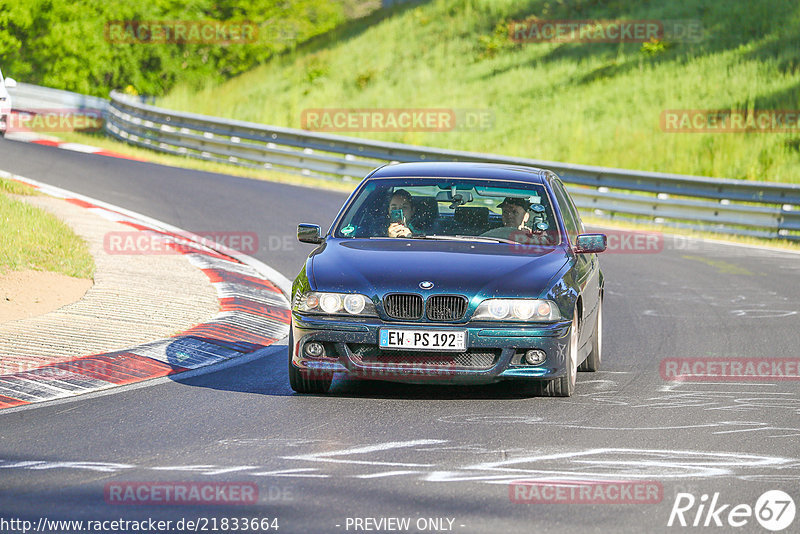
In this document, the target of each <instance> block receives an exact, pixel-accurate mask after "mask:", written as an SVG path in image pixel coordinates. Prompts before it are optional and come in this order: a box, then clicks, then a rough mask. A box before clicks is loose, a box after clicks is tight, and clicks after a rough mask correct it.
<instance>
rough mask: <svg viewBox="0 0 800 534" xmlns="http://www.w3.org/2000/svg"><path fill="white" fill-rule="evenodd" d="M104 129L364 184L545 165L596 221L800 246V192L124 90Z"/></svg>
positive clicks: (153, 144) (206, 155)
mask: <svg viewBox="0 0 800 534" xmlns="http://www.w3.org/2000/svg"><path fill="white" fill-rule="evenodd" d="M73 94H74V93H73ZM15 107H16V106H15ZM106 132H107V133H108V134H109V135H111V136H113V137H115V138H117V139H119V140H122V141H125V142H128V143H131V144H134V145H138V146H142V147H147V148H151V149H153V150H158V151H161V152H166V153H171V154H176V155H182V156H187V157H193V158H198V159H202V160H206V161H216V162H222V163H233V164H236V165H242V166H247V167H254V168H260V169H264V168H266V169H274V170H279V171H282V172H288V173H298V174H302V175H305V176H313V177H318V178H324V179H337V180H350V181H357V180H360V179H361V178H362V177H363V176H364V175H366V174H367V173H368V172H369V171H371V170H372V169H374V168H375V167H378V166H380V165H383V164H384V163H387V162H405V161H475V162H489V163H506V164H512V165H528V166H534V167H541V168H545V169H550V170H552V171H555V172H556V173H558V174H559V175H560V176H561V177H562V178H563V179H564V181H565V182H566V183H567V184H569V186H570V187H569V189H570V193H571V194H572V196H573V198H574V200H575V203H576V204H577V205H578V207H579V208H581V209H582V210H583V211H584V212H587V211H588V212H590V213H592V214H594V215H597V216H601V217H608V218H618V217H619V218H626V219H631V218H633V219H639V220H642V219H647V220H649V221H655V222H657V223H662V224H664V225H667V226H674V227H681V228H692V229H698V230H711V231H715V232H721V233H730V234H738V235H752V236H758V237H766V238H784V239H791V240H800V185H793V184H779V183H773V182H755V181H744V180H730V179H719V178H708V177H698V176H686V175H679V174H665V173H657V172H645V171H632V170H625V169H614V168H607V167H594V166H588V165H572V164H569V163H561V162H555V161H542V160H535V159H528V158H517V157H511V156H503V155H497V154H481V153H476V152H464V151H458V150H445V149H438V148H428V147H420V146H414V145H404V144H399V143H387V142H382V141H371V140H367V139H360V138H354V137H345V136H339V135H330V134H323V133H317V132H310V131H306V130H298V129H292V128H282V127H275V126H267V125H263V124H257V123H251V122H243V121H236V120H231V119H221V118H217V117H209V116H205V115H198V114H194V113H185V112H178V111H172V110H167V109H163V108H158V107H155V106H152V105H147V104H143V103H141V102H137V101H136V100H135V99H132V98H131V97H128V96H126V95H122V94H120V93H112V94H111V100H110V102H109V103H108V106H107V108H106Z"/></svg>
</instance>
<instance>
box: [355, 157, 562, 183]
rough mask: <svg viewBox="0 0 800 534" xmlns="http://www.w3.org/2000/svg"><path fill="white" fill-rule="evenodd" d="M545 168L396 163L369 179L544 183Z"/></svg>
mask: <svg viewBox="0 0 800 534" xmlns="http://www.w3.org/2000/svg"><path fill="white" fill-rule="evenodd" d="M550 172H551V171H547V170H545V169H539V168H537V167H525V166H523V165H506V164H502V163H482V162H463V161H421V162H414V163H394V164H390V165H385V166H383V167H381V168H379V169H377V170H376V171H375V172H373V173H372V174H371V175H370V176H369V178H400V177H410V176H418V177H437V178H438V177H442V178H481V179H484V180H513V181H516V182H529V183H534V184H544V183H545V181H546V177H547V175H548V173H550Z"/></svg>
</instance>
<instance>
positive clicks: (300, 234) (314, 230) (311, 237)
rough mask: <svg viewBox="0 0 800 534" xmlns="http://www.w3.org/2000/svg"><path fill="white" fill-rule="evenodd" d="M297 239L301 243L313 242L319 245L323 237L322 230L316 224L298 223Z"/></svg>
mask: <svg viewBox="0 0 800 534" xmlns="http://www.w3.org/2000/svg"><path fill="white" fill-rule="evenodd" d="M297 240H298V241H300V242H301V243H311V244H312V245H319V244H320V243H322V242H323V241H324V239H322V230H321V229H320V227H319V226H318V225H316V224H306V223H300V224H298V225H297Z"/></svg>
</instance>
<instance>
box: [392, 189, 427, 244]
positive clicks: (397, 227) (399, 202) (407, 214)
mask: <svg viewBox="0 0 800 534" xmlns="http://www.w3.org/2000/svg"><path fill="white" fill-rule="evenodd" d="M392 210H403V220H404V221H405V224H404V223H403V222H391V216H392ZM413 217H414V205H413V204H412V203H411V193H409V192H408V191H406V190H405V189H398V190H397V191H395V192H394V193H393V194H392V198H391V200H390V201H389V228H388V229H387V231H386V235H388V236H389V237H411V235H412V234H417V233H419V232H417V230H416V229H415V228H414V225H413V224H412V222H411V219H412V218H413Z"/></svg>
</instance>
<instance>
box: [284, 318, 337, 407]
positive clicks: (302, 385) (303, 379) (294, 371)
mask: <svg viewBox="0 0 800 534" xmlns="http://www.w3.org/2000/svg"><path fill="white" fill-rule="evenodd" d="M292 351H294V338H293V337H292V332H291V329H290V330H289V351H288V352H289V385H290V386H292V389H293V390H295V391H296V392H297V393H327V392H328V390H329V389H330V388H331V382H332V381H333V373H323V372H318V373H315V374H316V375H318V376H319V377H320V378H309V377H308V375H307V374H306V373H303V371H301V370H300V369H298V368H297V367H295V366H294V364H293V363H292Z"/></svg>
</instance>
